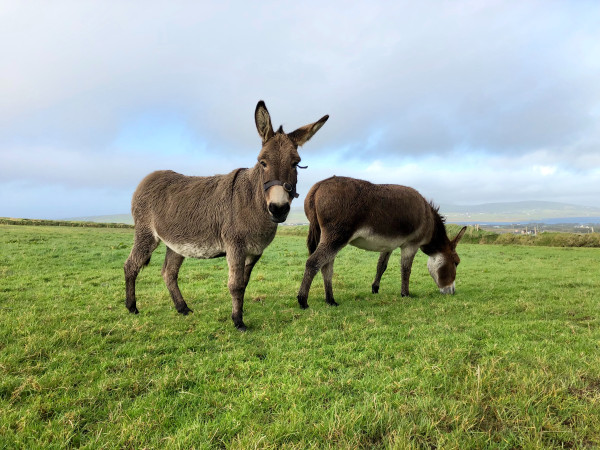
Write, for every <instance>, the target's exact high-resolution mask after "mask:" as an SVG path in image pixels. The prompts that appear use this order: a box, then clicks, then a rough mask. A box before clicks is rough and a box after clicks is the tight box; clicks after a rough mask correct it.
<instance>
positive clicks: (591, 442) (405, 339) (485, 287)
mask: <svg viewBox="0 0 600 450" xmlns="http://www.w3.org/2000/svg"><path fill="white" fill-rule="evenodd" d="M280 230H281V231H280V233H279V235H278V236H277V237H276V239H275V241H274V242H273V244H272V245H271V246H270V247H269V248H267V250H266V251H265V254H264V256H263V259H262V260H261V261H260V262H259V263H258V264H257V266H256V267H255V270H254V272H253V275H252V279H251V281H250V284H249V287H248V291H247V293H246V305H245V308H244V310H245V316H244V319H245V322H246V324H247V325H248V326H249V331H248V332H247V333H240V332H238V331H237V330H236V329H235V328H234V327H233V324H232V322H231V319H230V313H231V300H230V297H229V294H228V292H227V267H226V263H225V261H224V259H219V260H209V261H196V260H187V261H186V262H185V263H184V265H183V267H182V270H181V273H180V286H181V289H182V292H183V295H184V297H185V298H186V300H187V302H188V305H189V306H190V307H191V308H192V309H193V310H194V314H191V315H190V316H187V317H183V316H180V315H178V314H177V313H176V312H175V310H174V308H173V304H172V302H171V300H170V298H169V295H168V292H167V290H166V287H165V286H164V283H163V281H162V278H161V276H160V267H161V264H162V256H163V255H164V246H161V247H159V249H158V250H157V251H156V252H155V254H154V256H153V259H152V262H151V263H150V266H149V267H148V268H147V269H145V270H144V271H143V272H142V274H141V275H140V277H139V279H138V307H139V309H140V314H139V315H137V316H136V315H131V314H129V313H128V312H127V311H126V309H125V306H124V303H123V300H124V281H123V275H122V265H123V262H124V260H125V259H126V257H127V255H128V253H129V249H130V244H131V242H132V236H133V234H132V230H130V229H104V228H66V227H43V226H38V227H27V226H0V448H4V447H8V448H12V447H21V448H35V447H45V448H46V447H50V448H52V447H54V448H63V447H87V448H104V447H110V448H112V447H128V448H165V447H167V448H189V447H197V448H213V447H217V448H218V447H227V448H244V449H246V448H279V447H287V448H311V447H331V448H339V447H342V448H344V447H346V448H374V447H375V448H376V447H382V448H389V447H391V448H405V447H414V448H434V447H442V448H472V447H476V448H481V447H498V448H515V447H526V448H547V447H557V448H560V447H569V448H571V447H586V446H589V447H593V446H598V445H600V348H599V343H600V329H599V325H600V311H599V305H598V300H599V297H600V295H599V293H600V280H599V276H598V267H599V260H600V250H599V249H595V248H549V247H533V246H514V245H472V244H461V245H459V247H458V252H459V255H460V257H461V260H462V262H461V265H460V267H459V269H458V278H457V294H456V295H454V296H452V297H449V296H448V297H444V296H441V295H440V294H439V293H438V290H437V288H436V287H435V285H434V283H433V281H432V280H431V278H430V276H429V274H428V272H427V268H426V258H425V256H424V255H423V254H422V253H420V254H419V255H418V257H417V258H416V260H415V264H414V266H413V274H412V278H411V293H412V295H413V296H412V297H411V298H408V299H403V298H401V297H400V295H399V294H400V277H399V267H398V265H399V264H398V260H399V254H394V255H393V256H392V260H391V261H390V266H389V268H388V271H387V272H386V274H385V275H384V277H383V280H382V282H381V289H380V293H379V294H378V295H373V294H371V293H370V285H371V282H372V279H373V276H374V274H375V266H376V261H377V256H378V255H377V254H376V253H368V252H363V251H360V250H357V249H354V248H346V249H344V250H343V251H342V252H341V253H340V255H339V256H338V259H337V260H336V266H335V275H334V294H335V297H336V300H337V301H338V302H339V303H340V306H339V307H338V308H331V307H328V306H327V305H326V304H325V302H324V300H323V297H324V295H323V285H322V281H321V278H320V276H318V277H317V278H315V282H314V283H313V288H312V290H311V295H310V297H309V304H310V308H309V309H308V310H306V311H302V310H300V309H299V307H298V305H297V302H296V299H295V295H296V292H297V289H298V287H299V284H300V280H301V277H302V274H303V269H304V263H305V260H306V249H305V243H304V241H305V237H304V231H303V229H301V228H298V229H296V228H280Z"/></svg>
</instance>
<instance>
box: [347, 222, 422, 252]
mask: <svg viewBox="0 0 600 450" xmlns="http://www.w3.org/2000/svg"><path fill="white" fill-rule="evenodd" d="M412 240H413V235H412V234H411V235H406V236H385V235H382V234H377V233H376V232H374V231H373V230H372V229H370V228H360V229H358V230H356V231H355V232H354V234H353V235H352V237H351V238H350V240H349V242H348V243H349V244H350V245H352V246H354V247H357V248H360V249H362V250H368V251H371V252H391V251H393V250H395V249H397V248H398V247H402V246H403V245H405V244H407V243H411V241H412Z"/></svg>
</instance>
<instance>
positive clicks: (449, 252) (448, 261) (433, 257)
mask: <svg viewBox="0 0 600 450" xmlns="http://www.w3.org/2000/svg"><path fill="white" fill-rule="evenodd" d="M431 209H432V211H433V213H434V220H435V221H436V222H438V223H437V225H436V227H435V232H434V236H433V239H432V240H431V242H429V243H428V244H427V245H424V246H422V247H421V250H423V253H425V254H426V255H428V256H429V258H428V259H427V269H429V273H430V275H431V278H433V281H435V284H437V286H438V288H439V289H440V292H441V293H442V294H454V291H455V283H454V280H455V279H456V268H457V267H458V264H459V263H460V258H459V257H458V253H456V246H457V245H458V242H459V241H460V240H461V238H462V237H463V235H464V234H465V231H467V227H463V228H461V230H460V231H459V232H458V234H457V235H456V236H455V237H454V239H452V240H450V239H449V238H448V236H447V235H446V232H445V227H444V221H443V219H442V218H441V216H440V215H439V213H438V208H434V206H433V205H431ZM442 230H444V231H443V232H442Z"/></svg>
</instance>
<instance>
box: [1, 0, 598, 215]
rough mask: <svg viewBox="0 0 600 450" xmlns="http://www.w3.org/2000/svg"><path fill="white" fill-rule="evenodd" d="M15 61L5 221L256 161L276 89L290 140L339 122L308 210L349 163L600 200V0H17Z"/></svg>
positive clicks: (318, 147) (430, 183)
mask: <svg viewBox="0 0 600 450" xmlns="http://www.w3.org/2000/svg"><path fill="white" fill-rule="evenodd" d="M0 54H1V55H2V58H0V217H26V218H46V219H62V218H72V217H82V216H93V215H105V214H121V213H127V212H129V209H130V202H131V195H132V193H133V191H134V190H135V188H136V186H137V184H138V183H139V181H140V180H141V179H142V178H143V177H144V176H145V175H146V174H148V173H150V172H152V171H154V170H159V169H171V170H175V171H178V172H181V173H184V174H186V175H213V174H219V173H228V172H230V171H232V170H234V169H236V168H238V167H251V166H253V165H254V164H255V163H256V157H257V156H258V153H259V151H260V147H261V143H260V138H259V136H258V133H257V131H256V127H255V123H254V109H255V107H256V104H257V102H258V101H259V100H264V101H265V103H266V105H267V108H268V109H269V112H270V114H271V119H272V121H273V125H274V126H275V127H278V126H279V125H280V124H282V125H283V127H284V130H285V131H287V132H291V131H293V130H294V129H296V128H298V127H300V126H303V125H305V124H308V123H311V122H314V121H316V120H318V119H319V118H321V117H322V116H323V115H325V114H329V116H330V118H329V120H328V122H327V123H326V124H325V125H324V126H323V128H321V130H319V132H318V133H317V134H316V135H315V136H314V137H313V138H312V139H311V140H310V141H309V142H308V143H306V144H305V145H304V146H303V147H301V148H300V150H299V152H300V156H301V157H302V164H305V165H308V169H306V170H302V171H300V173H299V183H298V192H299V193H300V195H301V196H300V199H299V200H296V203H298V204H300V205H301V202H302V201H303V198H304V195H303V194H306V192H307V191H308V189H309V188H310V186H311V185H312V184H314V183H315V182H317V181H319V180H321V179H323V178H326V177H329V176H331V175H334V174H335V175H345V176H352V177H356V178H362V179H367V180H370V181H372V182H376V183H396V184H403V185H408V186H412V187H414V188H416V189H418V190H419V191H420V192H421V194H423V195H424V196H425V197H426V198H428V199H433V200H434V201H435V202H436V203H438V204H461V205H469V204H479V203H488V202H512V201H525V200H544V201H560V202H566V203H572V204H579V205H584V206H595V207H600V2H597V1H589V2H588V1H583V0H582V1H556V2H555V1H551V0H550V1H549V0H544V1H518V2H517V1H493V0H491V1H480V0H477V1H460V0H459V1H452V2H445V1H444V2H442V1H423V2H413V1H370V2H342V1H330V2H323V1H322V0H320V1H314V2H312V1H308V2H296V1H294V2H288V1H261V2H246V1H239V2H236V1H231V2H230V1H223V0H222V1H219V2H204V1H152V0H149V1H127V2H122V1H110V0H105V1H97V2H95V1H91V0H90V1H61V0H57V1H53V2H46V1H28V2H10V1H0ZM295 206H298V205H297V204H295Z"/></svg>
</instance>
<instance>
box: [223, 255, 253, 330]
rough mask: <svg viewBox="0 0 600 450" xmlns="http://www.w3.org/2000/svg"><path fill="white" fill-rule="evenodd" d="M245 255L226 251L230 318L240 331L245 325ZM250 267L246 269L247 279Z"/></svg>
mask: <svg viewBox="0 0 600 450" xmlns="http://www.w3.org/2000/svg"><path fill="white" fill-rule="evenodd" d="M245 261H246V257H245V255H241V254H239V253H238V252H227V264H228V265H229V282H228V283H227V287H229V293H230V294H231V302H232V310H231V319H232V320H233V324H234V325H235V327H236V328H237V329H238V330H240V331H246V325H244V320H243V315H244V293H245V292H246V284H247V282H246V280H245V277H244V273H245ZM251 271H252V268H250V270H248V279H249V278H250V272H251Z"/></svg>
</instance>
